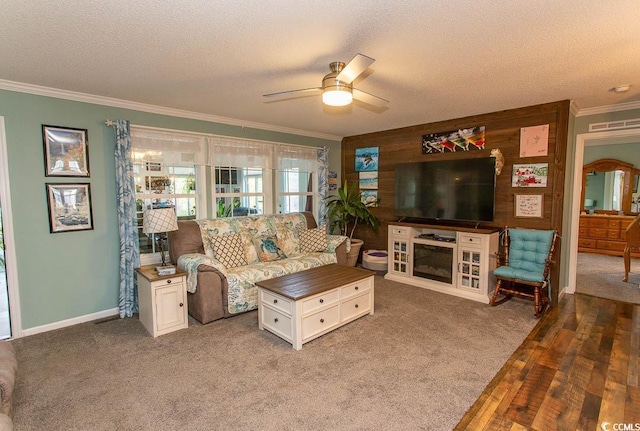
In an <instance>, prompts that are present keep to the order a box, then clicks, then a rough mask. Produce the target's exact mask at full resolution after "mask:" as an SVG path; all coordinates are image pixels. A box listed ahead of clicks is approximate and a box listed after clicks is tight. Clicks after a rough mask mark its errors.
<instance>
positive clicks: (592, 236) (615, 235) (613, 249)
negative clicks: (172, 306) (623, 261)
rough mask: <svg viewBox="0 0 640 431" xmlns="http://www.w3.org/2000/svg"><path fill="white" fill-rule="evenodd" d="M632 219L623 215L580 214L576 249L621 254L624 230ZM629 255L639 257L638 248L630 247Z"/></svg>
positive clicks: (623, 244)
mask: <svg viewBox="0 0 640 431" xmlns="http://www.w3.org/2000/svg"><path fill="white" fill-rule="evenodd" d="M634 219H635V217H634V216H623V215H603V214H602V215H601V214H582V215H580V230H579V232H578V251H583V252H587V253H599V254H609V255H613V256H622V252H623V251H624V247H625V231H626V229H627V226H629V225H630V224H631V222H632V221H633V220H634ZM631 255H632V256H634V257H640V249H639V248H634V249H632V250H631Z"/></svg>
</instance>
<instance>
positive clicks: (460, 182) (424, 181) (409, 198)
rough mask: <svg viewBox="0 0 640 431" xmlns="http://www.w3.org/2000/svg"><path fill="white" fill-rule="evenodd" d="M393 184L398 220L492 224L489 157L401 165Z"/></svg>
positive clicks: (492, 186) (492, 166) (492, 169)
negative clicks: (399, 218) (488, 222)
mask: <svg viewBox="0 0 640 431" xmlns="http://www.w3.org/2000/svg"><path fill="white" fill-rule="evenodd" d="M395 180H396V183H395V207H394V208H395V215H396V216H398V217H401V218H410V219H426V220H443V221H446V220H450V221H467V222H472V221H473V222H486V221H493V212H494V192H495V184H496V181H495V180H496V176H495V159H494V158H492V157H487V158H478V159H453V160H436V161H430V162H417V163H400V164H397V165H396V172H395Z"/></svg>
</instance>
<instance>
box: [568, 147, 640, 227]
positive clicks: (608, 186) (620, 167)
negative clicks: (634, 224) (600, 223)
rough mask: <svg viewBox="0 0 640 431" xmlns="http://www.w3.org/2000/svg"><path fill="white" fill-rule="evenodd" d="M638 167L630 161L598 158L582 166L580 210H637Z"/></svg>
mask: <svg viewBox="0 0 640 431" xmlns="http://www.w3.org/2000/svg"><path fill="white" fill-rule="evenodd" d="M639 178H640V170H639V169H635V168H634V167H633V165H632V164H631V163H626V162H623V161H620V160H616V159H600V160H596V161H595V162H592V163H589V164H586V165H584V167H583V169H582V201H581V202H582V205H583V206H582V210H583V212H587V213H590V212H603V213H611V214H620V213H622V214H629V215H634V214H637V213H638V212H640V197H639V190H638V180H639Z"/></svg>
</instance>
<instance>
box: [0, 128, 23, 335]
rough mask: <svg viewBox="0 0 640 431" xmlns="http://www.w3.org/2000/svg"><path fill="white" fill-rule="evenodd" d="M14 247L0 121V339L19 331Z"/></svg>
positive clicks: (5, 140) (5, 145)
mask: <svg viewBox="0 0 640 431" xmlns="http://www.w3.org/2000/svg"><path fill="white" fill-rule="evenodd" d="M14 245H15V242H14V240H13V219H12V216H11V196H10V187H9V163H8V158H7V139H6V134H5V128H4V117H0V259H1V261H0V339H7V338H15V337H19V336H20V334H21V331H22V330H21V324H20V307H19V302H18V276H17V272H18V266H17V264H16V256H15V246H14Z"/></svg>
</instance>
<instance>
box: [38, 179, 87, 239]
mask: <svg viewBox="0 0 640 431" xmlns="http://www.w3.org/2000/svg"><path fill="white" fill-rule="evenodd" d="M45 186H46V189H47V204H48V207H49V229H50V231H51V233H58V232H69V231H74V230H92V229H93V212H92V210H91V188H90V187H91V186H90V184H88V183H87V184H71V183H64V184H52V183H46V184H45Z"/></svg>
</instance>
